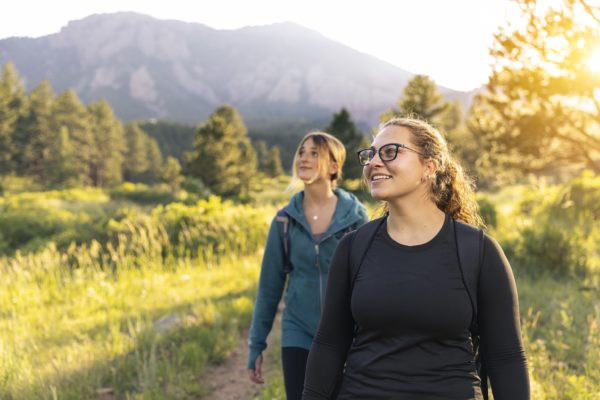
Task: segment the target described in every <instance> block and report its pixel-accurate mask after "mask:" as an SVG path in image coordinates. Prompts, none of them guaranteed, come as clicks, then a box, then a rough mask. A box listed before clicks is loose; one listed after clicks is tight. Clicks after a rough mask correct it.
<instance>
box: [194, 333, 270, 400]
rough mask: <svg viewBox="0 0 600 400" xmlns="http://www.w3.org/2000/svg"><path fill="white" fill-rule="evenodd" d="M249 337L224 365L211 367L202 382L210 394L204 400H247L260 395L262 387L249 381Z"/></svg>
mask: <svg viewBox="0 0 600 400" xmlns="http://www.w3.org/2000/svg"><path fill="white" fill-rule="evenodd" d="M247 355H248V345H247V336H246V335H244V337H243V338H241V339H240V340H239V342H238V344H237V345H236V347H235V349H233V351H232V353H231V356H230V357H229V358H227V359H226V360H225V362H224V363H223V364H220V365H217V366H213V367H210V368H209V369H208V371H207V373H206V374H205V375H204V376H203V378H202V380H203V381H204V382H206V384H207V388H208V394H206V395H205V396H203V397H202V400H247V399H252V398H254V396H256V395H258V393H259V391H260V387H259V386H258V385H256V384H254V383H252V382H250V379H248V373H247V372H246V357H247Z"/></svg>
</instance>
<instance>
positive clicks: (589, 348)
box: [517, 276, 600, 400]
mask: <svg viewBox="0 0 600 400" xmlns="http://www.w3.org/2000/svg"><path fill="white" fill-rule="evenodd" d="M594 281H595V283H594ZM517 285H518V288H519V297H520V302H521V303H520V305H521V321H522V329H523V337H524V340H525V347H526V351H527V357H528V360H529V367H530V374H531V378H532V399H542V400H543V399H548V400H550V399H553V400H554V399H556V400H564V399H600V331H599V328H600V290H599V288H598V286H597V279H590V280H587V281H579V280H575V279H563V280H556V279H552V278H549V277H541V278H536V279H533V278H528V277H526V276H524V277H520V278H519V279H518V281H517Z"/></svg>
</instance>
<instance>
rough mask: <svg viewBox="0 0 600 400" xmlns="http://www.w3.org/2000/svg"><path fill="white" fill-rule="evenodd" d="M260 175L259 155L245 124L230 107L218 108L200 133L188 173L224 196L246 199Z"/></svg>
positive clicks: (191, 156)
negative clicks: (257, 159) (250, 185)
mask: <svg viewBox="0 0 600 400" xmlns="http://www.w3.org/2000/svg"><path fill="white" fill-rule="evenodd" d="M255 172H256V153H255V152H254V149H253V148H252V145H251V144H250V140H249V139H248V136H247V129H246V126H245V125H244V121H243V120H242V118H241V116H240V115H239V114H238V112H237V111H236V110H235V108H233V107H232V106H229V105H224V106H221V107H219V108H217V109H216V110H215V111H214V112H213V113H212V114H211V115H210V116H209V117H208V119H207V120H206V121H205V122H204V123H202V124H201V125H200V126H199V127H198V130H197V131H196V138H195V142H194V149H193V151H191V152H190V153H188V155H187V165H186V173H187V174H188V175H192V176H195V177H198V178H200V179H201V180H202V181H203V182H204V184H205V185H206V186H207V187H208V188H209V189H210V190H211V191H212V192H213V193H216V194H218V195H221V196H226V197H227V196H243V195H245V194H246V193H247V191H248V188H249V184H250V178H251V177H252V176H253V175H254V174H255Z"/></svg>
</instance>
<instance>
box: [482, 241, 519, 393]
mask: <svg viewBox="0 0 600 400" xmlns="http://www.w3.org/2000/svg"><path fill="white" fill-rule="evenodd" d="M480 274H481V275H480V278H479V279H480V281H479V290H478V294H477V296H478V299H479V300H478V305H479V311H478V318H479V325H480V331H481V350H482V354H483V360H484V363H485V366H486V369H487V372H488V375H489V378H490V382H491V386H492V392H493V394H494V399H496V400H527V399H529V377H528V372H527V361H526V359H525V352H524V350H523V343H522V340H521V327H520V323H519V302H518V297H517V287H516V284H515V280H514V277H513V273H512V270H511V267H510V264H509V263H508V260H507V259H506V256H505V255H504V252H503V251H502V249H501V248H500V246H499V245H498V243H497V242H496V241H495V240H494V239H492V238H490V237H489V236H486V238H485V242H484V253H483V265H482V269H481V272H480Z"/></svg>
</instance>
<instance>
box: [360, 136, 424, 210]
mask: <svg viewBox="0 0 600 400" xmlns="http://www.w3.org/2000/svg"><path fill="white" fill-rule="evenodd" d="M412 137H413V134H412V133H411V131H410V130H409V129H408V128H405V127H400V126H395V125H389V126H386V127H385V128H383V129H382V130H381V131H379V133H378V134H377V136H376V137H375V140H374V141H373V143H372V146H373V147H374V148H375V149H376V150H377V151H378V150H379V149H380V148H381V147H382V146H384V145H386V144H389V143H399V144H403V145H406V146H408V147H410V148H412V149H414V150H416V151H419V149H418V148H417V147H416V145H415V144H414V143H413V141H412V140H411V139H412ZM434 172H435V169H434V164H433V163H432V162H425V161H423V160H422V159H421V158H420V156H419V154H417V153H416V152H415V151H411V150H408V149H404V148H402V147H400V148H398V154H397V155H396V158H395V159H394V160H391V161H382V160H381V158H380V157H379V154H378V153H376V154H375V156H374V157H373V159H372V160H371V162H370V163H369V164H368V165H366V166H365V167H364V168H363V176H364V178H365V180H366V181H367V183H368V185H369V188H370V190H371V196H373V198H374V199H376V200H384V201H392V200H394V199H398V198H403V197H407V196H411V195H415V194H416V195H418V196H419V197H418V198H419V199H420V198H421V196H422V195H425V197H428V190H429V180H428V177H429V176H431V175H432V174H433V173H434Z"/></svg>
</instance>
